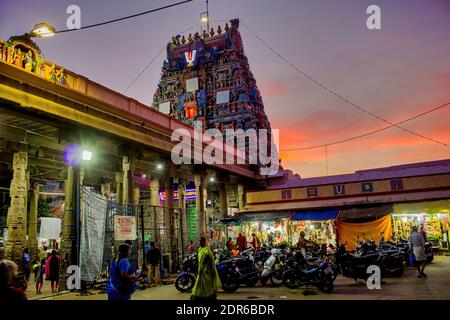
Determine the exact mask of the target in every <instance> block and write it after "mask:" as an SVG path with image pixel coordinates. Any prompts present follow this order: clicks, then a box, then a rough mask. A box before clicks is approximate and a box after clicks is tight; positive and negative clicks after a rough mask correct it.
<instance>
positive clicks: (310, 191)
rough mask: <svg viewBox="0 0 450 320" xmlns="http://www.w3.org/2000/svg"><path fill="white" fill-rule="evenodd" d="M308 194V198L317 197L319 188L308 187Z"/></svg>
mask: <svg viewBox="0 0 450 320" xmlns="http://www.w3.org/2000/svg"><path fill="white" fill-rule="evenodd" d="M306 195H307V196H308V198H312V197H317V196H318V195H319V194H318V191H317V188H308V189H306Z"/></svg>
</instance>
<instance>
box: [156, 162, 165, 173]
mask: <svg viewBox="0 0 450 320" xmlns="http://www.w3.org/2000/svg"><path fill="white" fill-rule="evenodd" d="M163 168H164V166H163V165H162V163H158V164H157V165H156V169H157V170H159V171H161V170H162V169H163Z"/></svg>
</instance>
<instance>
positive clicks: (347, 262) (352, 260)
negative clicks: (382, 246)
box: [336, 245, 382, 281]
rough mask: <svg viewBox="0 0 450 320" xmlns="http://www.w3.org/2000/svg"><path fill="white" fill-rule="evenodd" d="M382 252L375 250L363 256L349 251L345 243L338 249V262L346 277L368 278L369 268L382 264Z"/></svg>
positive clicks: (355, 278)
mask: <svg viewBox="0 0 450 320" xmlns="http://www.w3.org/2000/svg"><path fill="white" fill-rule="evenodd" d="M381 259H382V254H381V253H380V252H375V253H371V254H367V255H363V256H355V255H352V254H350V253H349V252H347V250H346V249H345V246H344V245H340V246H339V247H338V249H337V251H336V264H337V266H338V267H339V271H340V273H341V274H342V275H343V276H344V277H346V278H352V279H354V280H355V281H357V280H358V279H362V280H367V278H368V277H369V274H368V273H367V268H368V267H369V266H370V265H377V266H379V265H380V264H381Z"/></svg>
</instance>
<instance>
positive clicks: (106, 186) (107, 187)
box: [100, 183, 111, 199]
mask: <svg viewBox="0 0 450 320" xmlns="http://www.w3.org/2000/svg"><path fill="white" fill-rule="evenodd" d="M100 188H101V192H102V196H104V197H106V199H108V198H109V196H110V195H111V184H110V183H102V185H101V187H100Z"/></svg>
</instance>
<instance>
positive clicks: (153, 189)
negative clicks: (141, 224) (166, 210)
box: [150, 178, 164, 245]
mask: <svg viewBox="0 0 450 320" xmlns="http://www.w3.org/2000/svg"><path fill="white" fill-rule="evenodd" d="M150 205H151V206H152V209H151V210H152V211H151V214H152V216H151V217H150V219H151V220H152V221H153V231H154V237H155V242H156V243H157V244H158V245H160V243H161V240H162V237H161V229H160V228H161V225H162V221H161V220H162V219H163V217H164V215H163V214H162V208H161V206H160V200H159V180H158V178H152V179H151V181H150Z"/></svg>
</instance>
